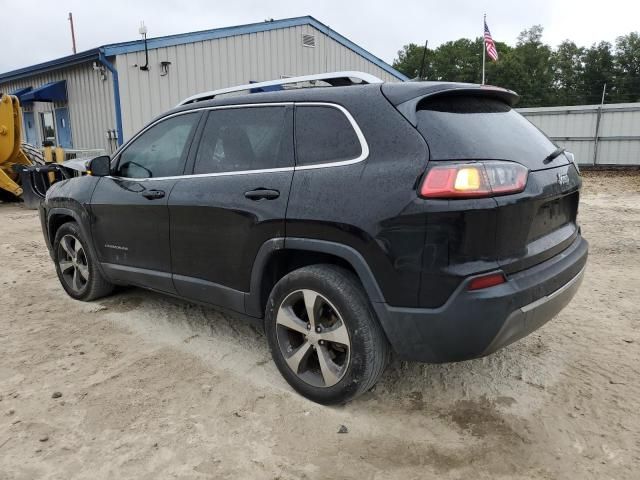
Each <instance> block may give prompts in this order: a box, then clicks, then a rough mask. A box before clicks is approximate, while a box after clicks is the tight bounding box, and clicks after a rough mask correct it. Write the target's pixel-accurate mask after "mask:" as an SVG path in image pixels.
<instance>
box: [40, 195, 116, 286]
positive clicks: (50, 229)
mask: <svg viewBox="0 0 640 480" xmlns="http://www.w3.org/2000/svg"><path fill="white" fill-rule="evenodd" d="M88 216H89V213H88V212H82V213H79V212H77V211H76V210H73V209H71V208H67V207H52V208H50V209H48V210H47V218H46V226H47V237H48V240H49V245H51V248H52V250H51V251H52V252H53V247H54V245H53V244H54V241H55V238H56V233H57V231H58V229H59V228H60V227H61V226H62V225H64V224H65V223H67V222H69V221H72V222H75V223H77V224H78V227H79V228H80V232H81V233H82V236H83V237H84V238H85V239H86V242H87V245H86V247H87V248H88V249H89V250H90V251H91V254H92V255H93V258H95V259H97V260H98V261H97V267H98V270H99V271H100V273H101V274H102V276H103V277H104V278H107V279H108V278H109V277H108V276H107V275H106V274H105V272H104V269H103V268H102V265H101V264H100V260H99V258H98V255H97V252H96V249H95V248H94V245H93V236H92V235H91V229H90V228H89V225H88V224H87V223H88Z"/></svg>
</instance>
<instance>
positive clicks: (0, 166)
mask: <svg viewBox="0 0 640 480" xmlns="http://www.w3.org/2000/svg"><path fill="white" fill-rule="evenodd" d="M54 156H55V159H56V161H57V162H62V161H63V160H64V151H63V150H62V149H61V148H55V149H51V148H49V147H47V148H45V152H44V153H42V152H40V150H38V149H37V148H36V147H34V146H32V145H29V144H27V143H22V109H21V108H20V101H19V100H18V97H15V96H13V95H6V94H3V93H0V200H18V199H20V198H22V199H23V200H24V201H25V204H26V206H27V207H28V208H36V207H37V203H38V202H39V200H40V199H41V198H44V195H45V193H46V191H47V189H48V188H49V186H50V185H51V183H53V182H54V181H56V180H59V179H61V178H68V177H69V174H68V173H67V172H66V171H65V170H64V169H62V168H59V167H58V165H56V164H53V163H52V162H53V158H54ZM25 189H26V190H25Z"/></svg>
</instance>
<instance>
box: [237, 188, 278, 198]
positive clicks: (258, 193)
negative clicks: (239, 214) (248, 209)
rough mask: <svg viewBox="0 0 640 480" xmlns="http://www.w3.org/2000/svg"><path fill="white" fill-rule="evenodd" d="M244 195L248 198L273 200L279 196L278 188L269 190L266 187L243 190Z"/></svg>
mask: <svg viewBox="0 0 640 480" xmlns="http://www.w3.org/2000/svg"><path fill="white" fill-rule="evenodd" d="M244 196H245V197H247V198H248V199H249V200H254V201H255V200H263V199H264V200H275V199H276V198H278V197H279V196H280V192H279V191H278V190H270V189H268V188H256V189H255V190H249V191H248V192H244Z"/></svg>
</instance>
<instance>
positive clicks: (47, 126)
mask: <svg viewBox="0 0 640 480" xmlns="http://www.w3.org/2000/svg"><path fill="white" fill-rule="evenodd" d="M40 126H41V127H42V143H43V144H44V143H45V142H51V143H52V144H55V143H56V123H55V122H54V120H53V112H42V113H41V114H40Z"/></svg>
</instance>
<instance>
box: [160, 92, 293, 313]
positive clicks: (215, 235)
mask: <svg viewBox="0 0 640 480" xmlns="http://www.w3.org/2000/svg"><path fill="white" fill-rule="evenodd" d="M203 121H204V120H203ZM190 163H192V166H191V170H192V173H193V174H192V175H191V176H186V177H184V178H183V179H181V180H179V181H178V182H177V183H176V185H175V187H174V188H173V190H172V192H171V195H170V197H169V211H170V215H171V256H172V260H173V274H174V275H173V279H174V284H175V287H176V289H177V291H178V293H179V294H180V295H183V296H185V297H189V298H193V299H195V300H199V301H203V302H207V303H212V304H216V305H222V306H226V307H228V308H231V309H234V310H237V311H243V310H244V293H243V292H248V291H249V287H250V278H251V268H252V266H253V261H254V259H255V257H256V254H257V252H258V250H259V248H260V247H261V246H262V244H263V243H264V242H265V241H267V240H269V239H271V238H274V237H284V235H285V214H286V209H287V200H288V198H289V190H290V187H291V180H292V177H293V166H294V158H293V107H292V106H290V105H282V104H279V105H263V106H252V107H240V108H222V109H212V110H210V111H209V112H208V113H207V118H206V123H205V124H204V128H203V129H202V134H201V139H200V141H199V146H198V149H197V151H196V153H195V154H194V155H193V158H191V159H190Z"/></svg>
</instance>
